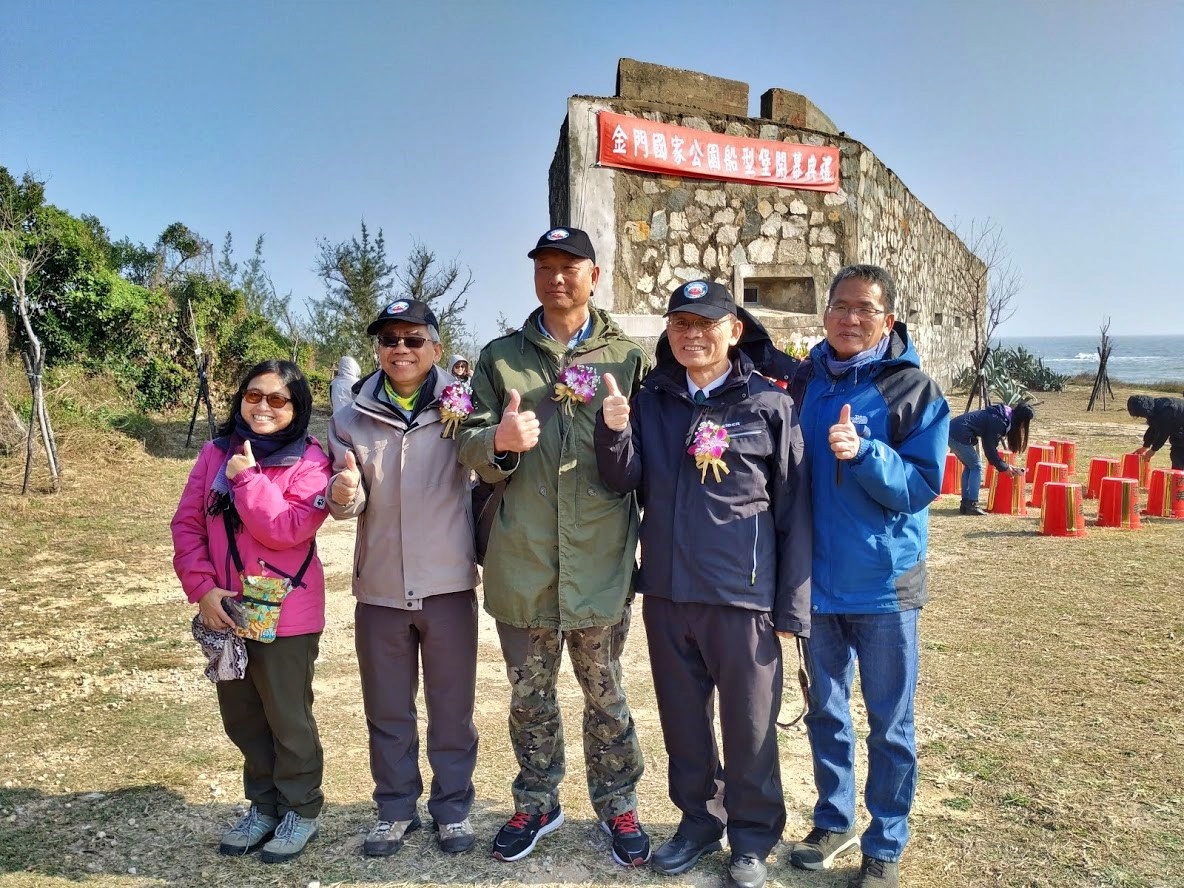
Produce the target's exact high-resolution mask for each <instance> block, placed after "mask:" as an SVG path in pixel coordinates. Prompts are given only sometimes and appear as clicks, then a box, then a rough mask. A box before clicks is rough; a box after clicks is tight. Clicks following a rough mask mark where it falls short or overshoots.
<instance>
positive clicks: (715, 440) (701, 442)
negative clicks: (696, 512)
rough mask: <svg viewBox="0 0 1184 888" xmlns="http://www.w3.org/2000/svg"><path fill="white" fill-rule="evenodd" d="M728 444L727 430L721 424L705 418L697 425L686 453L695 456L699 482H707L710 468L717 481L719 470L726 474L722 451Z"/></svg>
mask: <svg viewBox="0 0 1184 888" xmlns="http://www.w3.org/2000/svg"><path fill="white" fill-rule="evenodd" d="M730 445H731V442H730V441H729V440H728V431H727V429H725V428H724V427H723V426H721V425H719V424H718V423H714V422H711V421H710V420H706V419H705V420H703V422H701V423H699V427H698V428H697V429H695V437H694V439H693V440H692V441H691V446H690V447H689V448H687V453H689V454H690V455H691V456H693V457H694V458H695V468H697V469H698V470H699V483H700V484H706V483H707V470H708V469H711V473H712V474H713V475H715V480H716V481H717V482H718V481H719V480H720V477H719V473H720V472H721V471H722V472H723V473H724V474H725V475H726V474H728V466H727V464H726V463H725V462H724V451H725V450H727V449H728V447H729V446H730Z"/></svg>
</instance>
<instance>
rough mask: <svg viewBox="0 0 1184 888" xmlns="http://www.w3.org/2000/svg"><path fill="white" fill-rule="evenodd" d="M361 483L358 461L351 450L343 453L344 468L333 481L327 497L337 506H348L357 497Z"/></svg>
mask: <svg viewBox="0 0 1184 888" xmlns="http://www.w3.org/2000/svg"><path fill="white" fill-rule="evenodd" d="M361 483H362V473H361V472H359V471H358V461H357V458H356V457H354V452H353V451H352V450H347V451H345V468H344V469H342V470H341V471H340V472H338V474H337V477H336V478H334V479H333V489H332V490H330V491H329V496H331V497H332V498H333V502H335V503H337V504H338V505H339V506H348V505H349V504H350V503H352V502H353V501H354V496H355V495H357V492H358V485H359V484H361Z"/></svg>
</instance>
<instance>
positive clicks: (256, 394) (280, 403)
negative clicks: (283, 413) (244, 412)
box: [243, 389, 292, 410]
mask: <svg viewBox="0 0 1184 888" xmlns="http://www.w3.org/2000/svg"><path fill="white" fill-rule="evenodd" d="M265 398H266V399H267V406H268V407H270V408H271V409H272V410H279V409H280V408H281V407H287V406H288V405H289V404H291V403H292V399H291V398H285V397H284V396H283V395H281V394H280V393H279V392H269V393H268V394H266V395H265V394H263V392H261V391H259V389H247V390H246V391H245V392H243V400H244V401H246V402H247V403H248V404H258V403H259V402H260V401H262V400H264V399H265Z"/></svg>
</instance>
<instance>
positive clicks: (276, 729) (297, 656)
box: [215, 632, 325, 817]
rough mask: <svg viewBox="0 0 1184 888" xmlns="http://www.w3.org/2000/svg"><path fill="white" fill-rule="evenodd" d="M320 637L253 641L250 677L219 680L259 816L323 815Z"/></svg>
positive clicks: (247, 791)
mask: <svg viewBox="0 0 1184 888" xmlns="http://www.w3.org/2000/svg"><path fill="white" fill-rule="evenodd" d="M320 641H321V634H320V633H319V632H318V633H315V634H313V635H286V636H281V637H279V638H277V639H276V640H275V641H272V642H268V643H267V644H264V643H262V642H259V641H247V643H246V645H247V674H246V675H245V676H244V677H243V678H241V679H239V680H238V681H220V682H218V683H217V684H216V685H215V687H216V688H217V689H218V709H219V711H220V712H221V713H222V726H223V727H224V728H225V729H226V736H227V737H229V738H230V740H231V742H232V743H234V745H235V746H237V747H238V748H239V750H240V751H241V752H242V754H243V794H244V795H245V796H246V797H247V798H248V799H249V800H250V801H251V804H253V805H256V806H257V807H258V808H259V811H260V813H263V814H267V815H269V816H271V817H282V816H283V815H284V814H286V813H287V812H288V811H295V812H296V813H297V814H299V815H300V816H301V817H316V816H317V815H318V814H320V813H321V806H322V805H323V804H324V801H325V796H324V794H323V793H322V792H321V778H322V776H323V774H324V771H325V756H324V753H323V751H322V750H321V739H320V736H319V735H318V734H317V723H316V719H314V718H313V717H312V673H313V663H315V662H316V659H317V651H318V650H319V648H320Z"/></svg>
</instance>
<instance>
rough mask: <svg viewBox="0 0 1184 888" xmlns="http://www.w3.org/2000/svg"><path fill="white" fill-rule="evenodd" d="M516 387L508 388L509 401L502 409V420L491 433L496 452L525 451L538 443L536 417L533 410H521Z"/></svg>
mask: <svg viewBox="0 0 1184 888" xmlns="http://www.w3.org/2000/svg"><path fill="white" fill-rule="evenodd" d="M521 407H522V396H521V395H519V394H518V389H510V403H509V404H507V405H506V409H505V410H503V411H502V421H501V422H499V423H498V424H497V429H496V431H494V433H493V449H494V450H496V451H497V452H498V453H525V452H526V451H528V450H532V449H534V446H535V445H536V444H538V443H539V432H540V431H541V428H542V427H541V426H540V425H539V420H538V417H537V416H535V415H534V411H533V410H522V411H520V408H521Z"/></svg>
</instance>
